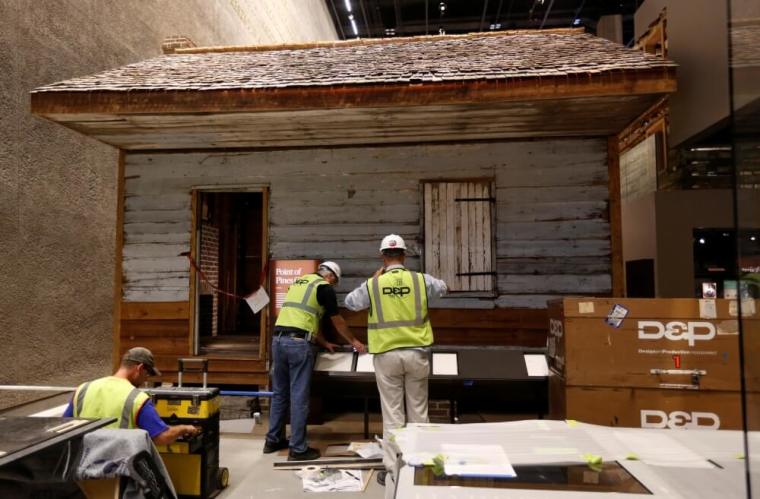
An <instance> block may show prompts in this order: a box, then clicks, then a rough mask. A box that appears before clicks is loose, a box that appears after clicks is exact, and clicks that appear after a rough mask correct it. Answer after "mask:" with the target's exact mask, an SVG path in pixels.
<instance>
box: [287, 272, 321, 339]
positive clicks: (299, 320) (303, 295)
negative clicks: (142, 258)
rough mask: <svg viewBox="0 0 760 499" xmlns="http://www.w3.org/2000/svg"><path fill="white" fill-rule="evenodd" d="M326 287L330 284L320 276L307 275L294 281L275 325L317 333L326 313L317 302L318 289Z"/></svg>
mask: <svg viewBox="0 0 760 499" xmlns="http://www.w3.org/2000/svg"><path fill="white" fill-rule="evenodd" d="M325 285H327V286H329V283H328V282H327V281H325V279H324V278H323V277H322V276H321V275H319V274H306V275H304V276H301V277H299V278H297V279H296V280H295V281H293V284H291V285H290V287H289V288H288V293H287V294H286V295H285V302H284V303H283V304H282V309H281V310H280V315H279V316H277V322H276V323H275V325H276V326H284V327H295V328H298V329H303V330H304V331H308V332H309V333H316V332H317V330H318V329H319V321H320V320H321V319H322V316H323V315H324V313H325V307H323V306H322V305H320V304H319V302H318V301H317V288H318V287H319V286H325Z"/></svg>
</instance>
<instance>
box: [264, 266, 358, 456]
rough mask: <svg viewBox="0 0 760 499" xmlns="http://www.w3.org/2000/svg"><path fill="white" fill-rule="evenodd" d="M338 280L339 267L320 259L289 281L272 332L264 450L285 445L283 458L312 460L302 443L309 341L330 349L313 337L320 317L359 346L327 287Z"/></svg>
mask: <svg viewBox="0 0 760 499" xmlns="http://www.w3.org/2000/svg"><path fill="white" fill-rule="evenodd" d="M339 280H340V266H338V264H337V263H335V262H322V263H321V264H320V265H319V268H318V269H317V272H316V273H314V274H306V275H303V276H300V277H299V278H298V279H296V280H295V281H293V284H291V285H290V287H289V288H288V293H287V294H286V295H285V301H284V302H283V304H282V309H281V310H280V315H279V316H278V317H277V322H276V323H275V326H274V333H273V334H272V372H271V379H272V391H273V395H272V407H271V409H270V411H269V431H268V432H267V436H266V442H265V444H264V453H265V454H269V453H271V452H275V451H278V450H280V449H286V448H288V447H290V451H289V452H288V460H289V461H307V460H312V459H318V458H319V457H320V453H319V451H318V450H317V449H314V448H312V447H309V446H308V442H307V440H306V418H307V416H308V414H309V389H310V387H311V372H312V369H313V368H314V356H315V354H316V352H315V349H314V348H313V343H319V344H321V345H323V346H325V347H327V348H328V349H329V350H330V351H332V349H333V345H332V344H331V343H327V342H326V341H325V340H324V339H323V338H321V337H320V335H319V324H320V321H321V319H322V317H324V316H327V317H329V318H330V321H331V322H332V324H333V326H335V329H336V330H337V331H338V333H340V335H341V336H343V337H344V338H345V339H346V341H348V342H349V343H350V344H351V346H352V347H353V348H354V349H355V350H356V351H358V352H364V351H366V349H365V347H364V344H362V343H361V342H360V341H359V340H357V339H356V338H355V337H354V335H353V334H351V332H350V331H349V330H348V326H347V325H346V321H345V320H344V319H343V317H342V316H341V315H340V313H338V298H337V296H336V295H335V289H334V288H333V286H334V285H335V284H337V283H338V281H339ZM288 408H290V441H288V439H287V438H285V423H286V417H287V414H288Z"/></svg>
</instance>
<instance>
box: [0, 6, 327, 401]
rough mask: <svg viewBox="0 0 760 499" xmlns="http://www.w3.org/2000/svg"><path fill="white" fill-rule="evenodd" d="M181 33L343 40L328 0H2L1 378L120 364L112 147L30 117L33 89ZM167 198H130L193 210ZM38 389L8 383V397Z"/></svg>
mask: <svg viewBox="0 0 760 499" xmlns="http://www.w3.org/2000/svg"><path fill="white" fill-rule="evenodd" d="M175 34H181V35H187V36H189V37H190V38H191V39H193V40H194V41H195V42H196V44H199V45H220V44H238V43H246V44H253V43H278V42H295V41H315V40H323V39H330V38H332V39H334V38H335V32H334V29H333V27H332V23H331V21H330V18H329V15H328V13H327V11H326V6H325V3H324V2H323V1H322V0H256V1H255V2H251V1H245V2H243V1H240V0H156V1H144V0H140V1H138V0H97V1H96V0H35V1H30V0H3V1H0V344H1V345H2V347H0V351H1V352H2V353H3V366H2V369H0V383H21V384H46V385H69V384H70V385H73V384H76V383H79V382H81V381H83V380H85V379H87V378H92V377H95V376H100V375H104V374H106V373H107V372H108V371H109V370H110V369H111V348H112V305H113V268H114V263H113V254H114V241H115V238H114V227H115V223H116V172H117V168H116V165H117V153H116V150H115V149H113V148H111V147H108V146H105V145H102V144H99V143H97V142H96V141H94V140H92V139H89V138H87V137H84V136H82V135H79V134H77V133H75V132H72V131H71V130H66V129H64V128H62V127H60V126H58V125H55V124H52V123H48V122H46V121H45V120H42V119H40V118H36V117H33V116H31V114H30V113H29V91H30V90H32V89H33V88H36V87H38V86H40V85H44V84H47V83H50V82H52V81H59V80H63V79H67V78H71V77H74V76H81V75H86V74H92V73H95V72H98V71H102V70H106V69H110V68H113V67H116V66H121V65H124V64H129V63H133V62H137V61H141V60H144V59H147V58H150V57H155V56H157V55H159V54H160V53H161V41H162V40H163V39H164V37H166V36H169V35H175ZM170 201H171V198H170V197H169V196H161V197H160V198H158V197H157V198H155V199H152V200H148V199H144V200H141V201H132V200H129V199H128V200H127V204H128V206H132V207H135V206H136V205H131V203H134V202H137V203H148V204H146V205H137V206H143V207H144V208H145V209H151V207H152V209H158V210H163V209H175V210H185V211H186V210H189V204H183V202H182V200H180V202H179V204H176V205H174V206H173V208H166V206H168V204H169V203H170ZM150 203H153V204H152V205H151V204H150ZM164 203H167V205H164ZM145 216H147V217H149V214H146V215H145ZM135 222H137V219H135ZM186 227H188V228H189V225H187V226H186ZM164 240H166V238H165V237H164V238H162V241H164ZM187 241H188V239H187V234H181V235H179V237H178V241H177V242H179V243H184V244H185V245H187ZM131 242H136V241H135V240H132V241H131ZM144 242H146V243H149V242H150V238H148V239H147V240H145V241H144ZM158 268H159V269H160V270H159V271H158V272H157V273H164V272H170V271H171V269H170V267H167V266H164V265H159V266H158ZM172 282H174V281H172ZM38 396H39V394H25V395H24V396H16V395H15V394H14V395H10V394H6V393H4V394H3V395H2V397H0V408H3V407H7V406H9V405H14V404H16V403H18V402H20V401H23V400H26V399H29V398H32V397H38Z"/></svg>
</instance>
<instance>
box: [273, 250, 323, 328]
mask: <svg viewBox="0 0 760 499" xmlns="http://www.w3.org/2000/svg"><path fill="white" fill-rule="evenodd" d="M270 265H271V269H272V273H271V276H272V285H271V287H270V288H269V289H270V290H272V295H273V296H274V308H273V310H272V311H273V313H274V317H275V318H276V317H277V315H279V313H280V309H281V308H282V304H283V302H284V301H285V295H286V294H287V292H288V288H289V287H290V285H291V284H293V281H295V280H296V279H297V278H298V277H300V276H302V275H305V274H312V273H314V272H316V271H317V267H318V266H319V260H272V262H271V264H270Z"/></svg>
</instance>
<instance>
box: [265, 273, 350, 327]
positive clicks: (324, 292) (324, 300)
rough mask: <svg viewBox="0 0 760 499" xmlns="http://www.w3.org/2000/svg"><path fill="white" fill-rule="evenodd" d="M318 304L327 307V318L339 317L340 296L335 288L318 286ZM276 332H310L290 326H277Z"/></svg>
mask: <svg viewBox="0 0 760 499" xmlns="http://www.w3.org/2000/svg"><path fill="white" fill-rule="evenodd" d="M317 303H319V304H320V305H322V306H323V307H325V317H333V316H336V315H338V313H339V312H338V295H336V294H335V288H333V287H332V286H330V285H329V284H323V285H321V286H317ZM274 330H275V332H288V331H295V332H299V333H300V332H304V333H305V332H308V331H304V330H302V329H298V328H295V327H290V326H275V327H274Z"/></svg>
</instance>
